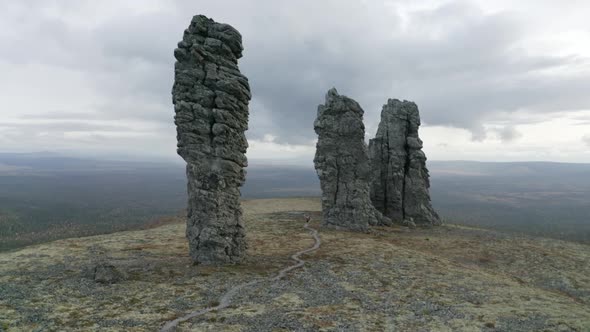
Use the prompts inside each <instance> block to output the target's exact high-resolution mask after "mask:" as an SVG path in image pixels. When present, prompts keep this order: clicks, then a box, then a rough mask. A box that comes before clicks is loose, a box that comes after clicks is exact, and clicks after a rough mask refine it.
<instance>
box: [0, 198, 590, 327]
mask: <svg viewBox="0 0 590 332" xmlns="http://www.w3.org/2000/svg"><path fill="white" fill-rule="evenodd" d="M243 206H244V218H245V221H246V225H247V227H248V242H249V246H250V247H249V249H248V258H247V259H246V261H245V262H244V263H243V264H239V265H234V266H226V267H206V266H194V265H192V264H191V263H190V259H189V257H188V250H187V244H186V240H185V238H184V223H183V221H182V219H181V218H178V219H177V220H169V221H168V222H166V223H163V224H162V225H161V226H159V227H156V228H152V229H147V230H140V231H128V232H121V233H115V234H110V235H101V236H93V237H86V238H73V239H66V240H60V241H56V242H52V243H48V244H43V245H37V246H32V247H27V248H25V249H22V250H19V251H16V252H10V253H3V254H0V327H1V329H3V330H8V331H21V330H35V329H40V330H74V331H76V330H77V331H89V330H90V331H91V330H100V331H154V330H157V329H158V328H159V327H160V326H162V324H163V323H164V322H166V321H168V320H171V319H174V318H176V317H179V316H182V315H184V314H186V313H187V312H190V311H192V310H195V309H199V308H205V307H207V306H213V305H215V303H216V301H218V300H219V297H220V296H221V295H222V294H223V293H224V292H225V291H226V290H227V289H229V288H230V287H232V286H234V285H236V284H239V283H244V282H249V281H252V280H257V279H260V280H262V281H261V282H260V283H259V284H257V285H256V286H255V287H252V288H251V289H244V290H243V291H241V292H240V293H238V294H237V295H236V297H235V299H234V302H232V305H231V306H230V307H229V308H227V309H225V310H221V311H219V312H211V313H208V314H206V315H204V316H202V317H199V318H196V319H194V320H191V321H190V322H186V323H183V324H181V325H180V327H179V330H181V331H292V330H296V331H297V330H299V331H318V330H320V331H343V330H344V331H544V330H545V331H588V330H590V247H589V246H586V245H581V244H575V243H569V242H563V241H557V240H548V239H540V238H532V237H520V236H514V235H506V234H502V233H497V232H492V231H485V230H480V229H475V228H467V227H458V226H452V225H450V226H442V227H436V228H432V229H416V230H409V229H406V228H402V227H391V228H389V227H383V228H381V227H379V228H373V229H372V230H371V231H370V232H369V233H353V232H346V231H337V230H330V229H322V228H319V221H320V220H319V219H320V213H319V211H320V202H319V200H318V199H315V198H314V199H312V198H300V199H266V200H250V201H245V202H244V204H243ZM302 212H308V213H312V215H313V218H312V226H314V227H318V228H319V229H320V236H321V237H322V247H321V248H320V249H319V250H318V251H316V252H314V253H312V254H310V255H305V256H303V257H302V258H303V259H305V260H306V265H305V266H304V267H303V268H302V269H299V270H296V271H293V272H291V273H290V274H289V275H288V276H287V278H285V279H283V280H280V281H278V282H276V283H270V282H267V281H265V280H266V278H267V277H268V276H272V275H274V273H275V272H276V271H278V270H279V269H280V268H282V267H283V266H286V265H288V264H290V263H291V260H290V259H289V256H290V255H291V254H292V253H294V252H296V251H298V250H301V249H302V248H306V247H309V246H311V245H312V244H313V239H312V238H311V236H310V235H309V233H308V232H307V231H306V230H305V229H303V227H302V225H303V222H304V221H303V218H302V217H301V216H302ZM97 255H99V256H103V257H104V258H106V259H108V260H109V261H110V262H111V263H112V264H113V265H115V266H116V267H117V268H118V269H119V270H120V271H121V272H122V273H123V274H124V279H123V280H122V281H120V282H118V283H115V284H111V285H104V284H98V283H95V282H94V281H93V280H92V279H91V278H90V277H89V273H88V268H90V267H92V264H93V261H94V260H95V258H94V257H95V256H97Z"/></svg>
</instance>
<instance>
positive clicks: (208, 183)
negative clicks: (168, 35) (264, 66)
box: [172, 15, 251, 264]
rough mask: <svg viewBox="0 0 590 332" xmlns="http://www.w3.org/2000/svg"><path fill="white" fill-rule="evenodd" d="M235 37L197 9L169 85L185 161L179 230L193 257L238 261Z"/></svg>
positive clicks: (240, 93)
mask: <svg viewBox="0 0 590 332" xmlns="http://www.w3.org/2000/svg"><path fill="white" fill-rule="evenodd" d="M242 50H243V47H242V36H241V35H240V33H239V32H238V31H237V30H236V29H234V28H233V27H231V26H230V25H227V24H221V23H216V22H215V21H213V20H211V19H209V18H207V17H205V16H202V15H198V16H195V17H193V19H192V21H191V23H190V26H189V27H188V29H186V30H185V31H184V36H183V39H182V41H181V42H179V43H178V48H176V49H175V50H174V56H175V58H176V60H177V61H176V63H175V70H174V73H175V80H174V86H173V89H172V96H173V103H174V111H175V113H176V115H175V117H174V122H175V124H176V129H177V140H178V154H179V155H180V156H181V157H182V158H183V159H184V160H185V161H186V163H187V166H186V174H187V178H188V197H189V199H188V218H187V228H186V236H187V238H188V241H189V248H190V256H191V258H192V260H193V261H194V262H195V263H203V264H224V263H236V262H239V261H241V260H242V258H243V256H244V253H245V250H246V241H245V232H244V225H243V222H242V209H241V206H240V202H239V199H240V190H239V187H240V186H242V184H243V183H244V181H245V171H244V167H246V166H247V159H246V155H245V153H246V149H247V147H248V142H247V140H246V136H245V135H244V132H245V131H246V130H247V128H248V103H249V101H250V98H251V94H250V86H249V84H248V79H247V78H246V77H245V76H244V75H242V74H241V73H240V70H239V68H238V59H239V58H240V57H241V56H242Z"/></svg>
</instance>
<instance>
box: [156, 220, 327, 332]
mask: <svg viewBox="0 0 590 332" xmlns="http://www.w3.org/2000/svg"><path fill="white" fill-rule="evenodd" d="M303 227H304V228H305V229H307V230H309V232H310V234H311V236H313V239H314V240H315V243H314V245H313V246H312V247H310V248H307V249H305V250H302V251H298V252H296V253H295V254H293V255H291V259H293V260H294V261H296V262H297V263H296V264H293V265H290V266H287V267H286V268H284V269H282V270H280V271H279V273H278V274H277V275H276V276H274V277H272V278H270V281H272V282H274V281H278V280H280V279H282V278H284V277H285V276H286V275H287V273H288V272H289V271H292V270H294V269H297V268H300V267H302V266H303V265H304V264H305V261H304V260H302V259H301V258H299V256H301V255H303V254H307V253H309V252H312V251H314V250H318V249H319V248H320V245H321V244H322V240H321V239H320V236H319V235H318V231H317V230H316V229H314V228H311V227H309V225H308V224H307V223H306V224H305V225H304V226H303ZM264 280H265V279H259V280H254V281H250V282H247V283H245V284H240V285H237V286H235V287H233V288H230V290H228V291H227V292H226V293H225V294H223V296H222V297H221V298H220V299H219V304H218V305H216V306H214V307H209V308H205V309H202V310H198V311H193V312H191V313H188V314H186V315H184V316H182V317H179V318H176V319H175V320H171V321H169V322H167V323H166V324H164V326H162V329H161V330H160V332H169V331H174V329H175V328H176V327H177V326H178V324H180V323H183V322H186V321H187V320H189V319H192V318H195V317H199V316H202V315H204V314H206V313H208V312H211V311H216V310H221V309H225V308H227V307H228V306H229V305H230V304H231V299H232V297H233V296H234V295H236V293H237V292H238V291H240V290H241V289H243V288H246V287H249V286H254V285H256V284H258V283H261V282H263V281H264Z"/></svg>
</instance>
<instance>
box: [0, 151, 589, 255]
mask: <svg viewBox="0 0 590 332" xmlns="http://www.w3.org/2000/svg"><path fill="white" fill-rule="evenodd" d="M428 166H429V168H430V170H431V182H432V187H431V194H432V201H433V204H434V206H435V208H436V209H437V210H438V211H439V212H440V214H441V215H442V216H443V218H444V219H445V221H446V222H447V223H455V224H465V225H473V226H478V227H486V228H492V229H496V230H502V231H510V232H519V233H527V234H531V235H536V236H545V237H552V238H557V239H564V240H571V241H577V242H582V243H588V244H590V220H589V219H590V217H589V216H590V165H589V164H561V163H538V162H523V163H479V162H462V161H449V162H440V161H433V162H428ZM247 171H248V173H247V181H246V185H245V186H244V187H243V188H242V194H243V196H244V198H245V199H248V198H265V197H295V196H318V197H319V196H320V189H319V182H318V179H317V176H316V174H315V171H314V169H313V166H312V165H310V166H309V167H300V166H270V165H269V166H262V165H257V164H254V165H253V166H250V167H249V168H248V170H247ZM185 205H186V179H185V175H184V166H183V165H182V164H181V163H176V164H174V163H139V162H121V161H97V160H88V159H79V158H66V157H61V156H58V155H53V154H0V250H10V249H14V248H18V247H22V246H26V245H30V244H34V243H40V242H46V241H51V240H55V239H60V238H66V237H77V236H87V235H94V234H102V233H110V232H115V231H121V230H128V229H137V228H141V227H146V226H148V225H150V224H152V223H155V222H157V221H158V220H159V219H161V218H164V217H166V216H171V215H172V216H174V215H183V214H184V207H185Z"/></svg>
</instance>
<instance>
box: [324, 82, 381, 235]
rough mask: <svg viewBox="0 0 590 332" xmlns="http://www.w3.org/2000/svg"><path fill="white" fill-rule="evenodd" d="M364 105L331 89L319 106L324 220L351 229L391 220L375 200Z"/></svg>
mask: <svg viewBox="0 0 590 332" xmlns="http://www.w3.org/2000/svg"><path fill="white" fill-rule="evenodd" d="M363 113H364V111H363V109H362V108H361V107H360V105H359V104H358V103H357V102H356V101H354V100H352V99H350V98H348V97H346V96H341V95H339V94H338V92H337V91H336V89H331V90H330V91H328V93H327V95H326V103H325V104H323V105H319V106H318V115H317V119H316V120H315V123H314V129H315V132H316V133H317V134H318V142H317V147H316V154H315V159H314V164H315V168H316V171H317V173H318V176H319V178H320V184H321V188H322V211H323V224H324V225H325V226H333V227H338V228H346V229H351V230H360V231H362V230H366V229H367V228H368V226H369V225H379V224H385V223H389V220H388V219H387V218H383V216H382V215H381V213H379V211H377V210H376V209H375V208H374V207H373V205H372V204H371V200H370V198H369V181H370V179H371V169H370V164H369V157H368V154H367V145H366V144H365V126H364V124H363Z"/></svg>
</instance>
